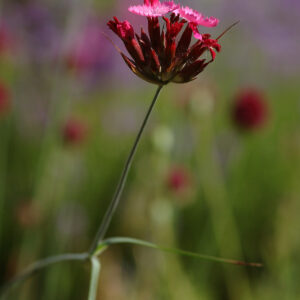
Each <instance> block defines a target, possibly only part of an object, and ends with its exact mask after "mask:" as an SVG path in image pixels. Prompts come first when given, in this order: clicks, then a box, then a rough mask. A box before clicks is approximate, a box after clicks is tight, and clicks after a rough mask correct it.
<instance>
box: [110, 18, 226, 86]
mask: <svg viewBox="0 0 300 300" xmlns="http://www.w3.org/2000/svg"><path fill="white" fill-rule="evenodd" d="M147 19H148V33H149V35H147V34H146V33H145V31H144V30H143V29H141V33H140V34H136V33H135V32H134V29H133V27H132V26H131V24H130V23H129V22H128V21H124V22H120V21H119V20H118V19H117V18H116V17H114V19H113V20H111V21H109V22H108V24H107V25H108V27H109V28H110V29H111V30H112V31H113V32H114V33H115V34H116V35H118V37H119V38H120V39H121V40H122V41H123V43H124V45H125V47H126V49H127V51H128V53H129V54H130V56H131V58H129V57H127V56H126V55H125V54H124V53H123V52H121V51H120V50H119V49H118V51H119V52H120V54H121V55H122V57H123V59H124V61H125V63H126V64H127V65H128V67H129V68H130V69H131V71H132V72H133V73H134V74H136V75H137V76H139V77H140V78H142V79H144V80H146V81H148V82H151V83H154V84H158V85H165V84H167V83H169V82H175V83H185V82H189V81H191V80H194V79H195V78H196V77H197V75H198V74H200V73H201V72H202V71H203V70H204V69H205V68H206V67H207V65H208V64H210V63H211V62H212V61H214V59H215V56H216V51H217V52H219V51H220V50H221V46H220V45H219V44H218V40H215V39H212V38H211V36H210V35H209V34H202V35H201V40H198V41H197V42H195V44H193V45H192V46H190V44H191V40H192V35H193V29H194V28H193V24H192V23H189V22H187V21H186V20H184V19H180V16H179V15H176V14H174V13H172V14H171V16H170V17H169V18H167V17H163V20H164V22H165V25H164V26H163V29H162V30H161V26H160V23H159V18H158V17H148V18H147ZM184 27H185V28H184ZM180 33H181V35H180ZM207 51H209V52H210V54H211V55H210V58H206V57H205V58H204V57H203V54H204V53H205V52H207Z"/></svg>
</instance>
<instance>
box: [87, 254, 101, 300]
mask: <svg viewBox="0 0 300 300" xmlns="http://www.w3.org/2000/svg"><path fill="white" fill-rule="evenodd" d="M91 266H92V268H91V280H90V288H89V297H88V300H95V299H96V297H97V288H98V280H99V274H100V268H101V265H100V262H99V260H98V258H97V257H96V256H92V257H91Z"/></svg>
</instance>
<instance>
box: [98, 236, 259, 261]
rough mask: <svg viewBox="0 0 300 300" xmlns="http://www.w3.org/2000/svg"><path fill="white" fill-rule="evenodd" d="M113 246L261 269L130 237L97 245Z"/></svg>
mask: <svg viewBox="0 0 300 300" xmlns="http://www.w3.org/2000/svg"><path fill="white" fill-rule="evenodd" d="M114 244H134V245H138V246H143V247H148V248H153V249H157V250H160V251H163V252H168V253H173V254H178V255H184V256H189V257H194V258H200V259H206V260H210V261H215V262H221V263H227V264H233V265H239V266H250V267H262V266H263V265H262V264H261V263H253V262H244V261H239V260H234V259H227V258H222V257H216V256H211V255H205V254H200V253H194V252H190V251H185V250H181V249H176V248H168V247H162V246H158V245H156V244H153V243H150V242H147V241H143V240H139V239H135V238H130V237H112V238H108V239H106V240H103V241H102V242H101V244H99V246H98V248H102V247H103V246H109V245H114Z"/></svg>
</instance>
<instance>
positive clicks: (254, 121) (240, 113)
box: [232, 89, 267, 129]
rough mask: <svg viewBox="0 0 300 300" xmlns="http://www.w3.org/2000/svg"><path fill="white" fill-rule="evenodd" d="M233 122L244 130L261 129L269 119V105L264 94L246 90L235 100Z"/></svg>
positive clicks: (254, 90)
mask: <svg viewBox="0 0 300 300" xmlns="http://www.w3.org/2000/svg"><path fill="white" fill-rule="evenodd" d="M232 116H233V121H234V122H235V124H236V125H238V127H240V128H242V129H253V128H258V127H261V126H262V125H263V124H264V123H265V121H266V118H267V104H266V101H265V97H264V95H263V93H262V92H260V91H258V90H256V89H245V90H242V91H241V92H239V93H238V94H237V96H236V98H235V102H234V105H233V110H232Z"/></svg>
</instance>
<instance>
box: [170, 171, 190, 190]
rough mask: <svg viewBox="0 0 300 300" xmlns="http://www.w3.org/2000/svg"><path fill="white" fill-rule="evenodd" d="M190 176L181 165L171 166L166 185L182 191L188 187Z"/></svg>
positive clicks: (171, 188)
mask: <svg viewBox="0 0 300 300" xmlns="http://www.w3.org/2000/svg"><path fill="white" fill-rule="evenodd" d="M189 183H190V178H189V176H188V173H187V171H186V170H185V169H184V168H182V167H176V168H173V169H172V170H171V171H170V172H169V174H168V177H167V185H168V187H169V189H170V190H171V191H174V192H182V191H183V190H184V189H185V188H187V187H188V185H189Z"/></svg>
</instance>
